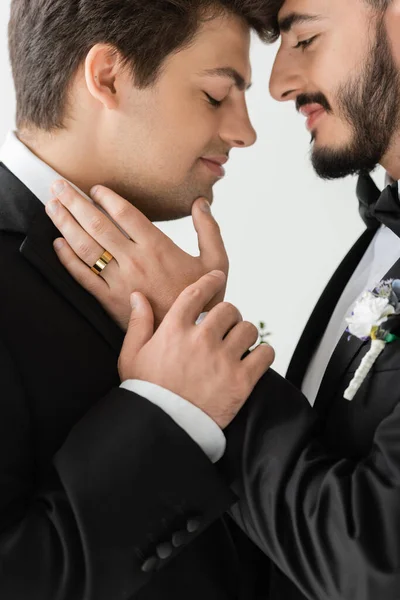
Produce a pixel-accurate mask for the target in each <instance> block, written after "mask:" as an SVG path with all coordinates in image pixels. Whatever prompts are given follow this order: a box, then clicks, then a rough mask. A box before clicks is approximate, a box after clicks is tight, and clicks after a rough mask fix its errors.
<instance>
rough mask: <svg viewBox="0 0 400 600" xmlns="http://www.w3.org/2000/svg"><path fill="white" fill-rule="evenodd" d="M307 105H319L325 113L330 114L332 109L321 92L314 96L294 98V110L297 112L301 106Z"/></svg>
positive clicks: (305, 95) (307, 95) (306, 95)
mask: <svg viewBox="0 0 400 600" xmlns="http://www.w3.org/2000/svg"><path fill="white" fill-rule="evenodd" d="M308 104H320V105H321V106H322V108H324V109H325V110H326V112H328V113H331V112H332V108H331V105H330V104H329V102H328V99H327V98H326V96H324V94H322V93H321V92H317V93H315V94H299V95H298V96H297V98H296V110H297V112H298V111H299V110H300V109H301V107H302V106H307V105H308Z"/></svg>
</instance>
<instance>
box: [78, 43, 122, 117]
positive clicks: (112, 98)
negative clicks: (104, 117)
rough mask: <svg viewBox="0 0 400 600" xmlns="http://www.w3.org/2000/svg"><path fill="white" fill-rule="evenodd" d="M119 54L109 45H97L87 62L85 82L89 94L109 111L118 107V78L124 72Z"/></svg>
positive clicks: (92, 49) (91, 51)
mask: <svg viewBox="0 0 400 600" xmlns="http://www.w3.org/2000/svg"><path fill="white" fill-rule="evenodd" d="M122 68H123V67H122V62H121V56H120V54H119V52H118V51H117V50H116V49H115V48H114V47H113V46H110V45H108V44H96V45H95V46H93V48H91V50H90V52H89V54H88V55H87V57H86V60H85V81H86V85H87V89H88V91H89V93H90V94H91V95H92V96H93V98H94V99H95V100H97V101H98V102H100V103H101V104H103V106H104V107H105V108H108V109H109V110H112V109H115V108H116V107H117V106H118V94H117V89H116V85H115V84H116V80H117V77H118V76H119V75H120V74H121V72H122Z"/></svg>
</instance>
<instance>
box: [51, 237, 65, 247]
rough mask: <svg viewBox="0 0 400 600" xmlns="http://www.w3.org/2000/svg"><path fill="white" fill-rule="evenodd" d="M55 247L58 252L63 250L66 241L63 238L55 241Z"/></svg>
mask: <svg viewBox="0 0 400 600" xmlns="http://www.w3.org/2000/svg"><path fill="white" fill-rule="evenodd" d="M53 245H54V248H55V249H56V250H61V248H62V247H63V246H64V240H63V239H62V238H58V239H57V240H55V241H54V244H53Z"/></svg>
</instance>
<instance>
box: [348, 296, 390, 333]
mask: <svg viewBox="0 0 400 600" xmlns="http://www.w3.org/2000/svg"><path fill="white" fill-rule="evenodd" d="M394 312H395V310H394V308H393V306H391V304H389V300H388V298H382V297H377V296H375V295H374V294H372V293H371V292H364V294H363V295H362V296H361V298H360V299H359V300H358V301H357V302H356V304H355V306H354V311H353V314H352V315H351V317H348V318H347V319H346V321H347V324H348V329H349V332H350V333H351V334H352V335H355V336H356V337H358V338H360V339H365V338H369V337H370V336H371V330H372V328H373V327H379V325H381V324H382V323H384V322H385V321H386V320H387V317H388V316H389V315H393V314H394Z"/></svg>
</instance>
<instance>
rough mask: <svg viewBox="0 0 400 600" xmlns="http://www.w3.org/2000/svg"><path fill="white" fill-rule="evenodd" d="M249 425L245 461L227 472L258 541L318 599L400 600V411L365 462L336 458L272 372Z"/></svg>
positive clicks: (250, 411)
mask: <svg viewBox="0 0 400 600" xmlns="http://www.w3.org/2000/svg"><path fill="white" fill-rule="evenodd" d="M240 419H241V426H242V429H241V431H240V436H239V437H240V440H241V444H236V450H238V448H239V447H240V446H241V445H242V450H241V456H240V457H239V456H238V453H236V454H235V455H234V456H229V452H228V454H227V455H226V457H225V460H226V461H228V465H225V468H227V467H229V468H230V470H231V476H232V473H233V472H234V471H236V475H237V479H236V483H235V485H234V487H235V491H236V492H237V494H238V496H239V498H240V501H239V503H238V504H237V505H235V506H234V507H233V509H232V515H233V517H234V518H235V520H236V521H237V522H238V523H239V525H240V526H241V527H242V528H243V529H244V530H245V532H246V533H247V534H248V535H249V536H250V538H251V539H252V540H253V541H254V542H255V543H256V544H257V545H258V546H259V547H260V548H261V549H262V550H263V551H264V552H265V553H266V554H267V556H268V557H269V558H271V559H272V561H273V562H274V563H275V564H276V565H277V566H278V568H279V569H280V570H281V571H282V572H283V573H284V574H286V575H287V576H288V577H289V579H291V580H292V581H293V582H294V584H295V585H296V586H297V587H298V588H299V589H300V590H301V591H302V593H303V594H304V595H305V596H306V597H307V598H308V599H309V600H377V599H378V598H379V599H383V598H384V599H385V600H398V598H399V597H400V596H399V590H400V404H399V405H397V406H396V407H395V409H394V410H393V412H392V414H390V415H389V416H388V417H387V418H386V419H385V420H384V421H382V422H381V424H380V426H379V428H378V429H377V431H376V434H375V438H374V444H373V448H372V450H371V452H370V454H369V456H368V457H366V458H365V459H364V460H362V461H360V462H357V461H353V460H337V459H336V458H334V457H333V456H332V455H331V456H329V453H328V452H327V450H326V449H325V448H324V441H323V437H322V435H321V431H322V429H321V427H320V424H319V422H318V419H317V416H316V411H315V410H313V409H312V408H311V406H310V405H309V403H308V402H307V400H306V399H305V398H304V396H303V395H302V394H301V393H300V392H299V391H298V390H297V389H295V388H294V387H292V386H291V384H289V383H288V382H287V381H285V380H284V379H282V378H281V377H279V376H278V375H277V374H276V373H274V372H272V371H271V372H269V373H268V374H267V375H266V376H265V377H264V378H263V379H262V380H261V381H260V382H259V384H258V386H257V387H256V389H255V391H254V393H253V396H252V397H251V398H250V400H249V402H248V404H247V406H246V408H245V413H244V414H243V415H241V417H240ZM236 434H237V432H235V431H231V432H230V434H229V435H228V440H227V441H228V449H229V448H232V447H233V446H232V444H231V442H232V437H235V435H236ZM338 435H340V432H338ZM229 463H230V464H229Z"/></svg>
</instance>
